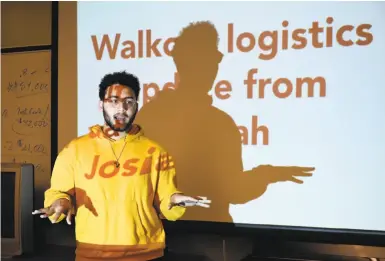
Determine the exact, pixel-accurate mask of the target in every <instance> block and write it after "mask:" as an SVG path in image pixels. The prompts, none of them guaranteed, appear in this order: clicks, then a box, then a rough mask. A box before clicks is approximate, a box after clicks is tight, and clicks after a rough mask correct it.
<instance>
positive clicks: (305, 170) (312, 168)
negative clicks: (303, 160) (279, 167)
mask: <svg viewBox="0 0 385 261" xmlns="http://www.w3.org/2000/svg"><path fill="white" fill-rule="evenodd" d="M297 169H298V170H299V171H304V172H309V171H314V170H315V168H314V167H297Z"/></svg>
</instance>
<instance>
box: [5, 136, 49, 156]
mask: <svg viewBox="0 0 385 261" xmlns="http://www.w3.org/2000/svg"><path fill="white" fill-rule="evenodd" d="M3 149H5V150H8V151H21V152H28V153H31V154H32V153H33V154H47V149H46V147H45V145H43V144H41V143H39V144H31V143H29V142H25V141H23V140H21V139H20V140H17V141H16V142H14V141H6V142H5V143H4V145H3Z"/></svg>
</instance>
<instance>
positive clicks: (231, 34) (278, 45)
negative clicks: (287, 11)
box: [227, 17, 373, 60]
mask: <svg viewBox="0 0 385 261" xmlns="http://www.w3.org/2000/svg"><path fill="white" fill-rule="evenodd" d="M325 22H326V25H320V24H321V23H322V22H319V21H314V22H312V26H311V27H310V28H295V29H292V30H290V29H288V28H289V25H290V24H289V21H287V20H285V21H283V22H282V24H281V25H282V27H283V28H281V29H279V30H269V31H262V32H260V34H259V35H255V34H253V33H250V32H239V33H236V32H235V25H234V24H233V23H229V24H228V25H227V52H228V53H233V52H235V51H239V52H241V53H248V52H252V51H256V52H257V53H258V58H259V59H261V60H272V59H274V58H275V57H276V56H277V54H278V52H279V51H280V50H281V51H283V50H288V49H290V48H291V49H293V50H300V49H305V48H307V47H313V48H317V49H319V48H325V47H327V48H330V47H333V46H335V45H336V44H338V45H340V46H353V45H355V44H356V45H360V46H364V45H369V44H371V43H372V41H373V35H372V33H371V32H370V31H369V29H371V27H372V25H371V24H360V25H358V26H354V25H343V26H341V27H339V28H334V27H333V26H332V24H333V22H334V18H333V17H327V19H326V21H325ZM322 39H325V40H322ZM308 45H309V46H308Z"/></svg>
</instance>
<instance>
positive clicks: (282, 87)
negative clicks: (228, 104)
mask: <svg viewBox="0 0 385 261" xmlns="http://www.w3.org/2000/svg"><path fill="white" fill-rule="evenodd" d="M257 73H258V69H256V68H253V69H250V70H249V71H248V73H247V76H246V79H245V80H244V81H243V83H244V84H245V86H246V93H247V95H246V97H247V99H252V98H254V97H255V96H256V97H257V98H259V99H263V98H265V94H266V91H269V90H270V91H271V92H272V93H273V94H274V96H275V97H277V98H280V99H285V98H288V97H290V96H293V95H292V94H293V92H295V94H294V96H295V97H296V98H303V97H314V96H315V94H314V92H315V86H317V87H318V89H319V95H318V96H319V97H325V96H326V80H325V78H323V77H321V76H318V77H314V78H311V77H303V78H296V81H295V83H294V84H293V83H292V81H291V80H289V79H287V78H278V79H277V80H272V79H271V78H267V79H256V78H255V77H254V76H255V75H256V74H257ZM305 87H307V95H304V94H303V90H304V89H305ZM255 88H257V94H256V95H254V89H255ZM268 88H269V89H268Z"/></svg>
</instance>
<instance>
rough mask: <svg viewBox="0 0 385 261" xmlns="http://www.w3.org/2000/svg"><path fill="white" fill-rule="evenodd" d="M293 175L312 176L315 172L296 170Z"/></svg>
mask: <svg viewBox="0 0 385 261" xmlns="http://www.w3.org/2000/svg"><path fill="white" fill-rule="evenodd" d="M293 176H298V177H311V176H313V173H307V172H299V173H298V172H295V173H293Z"/></svg>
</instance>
